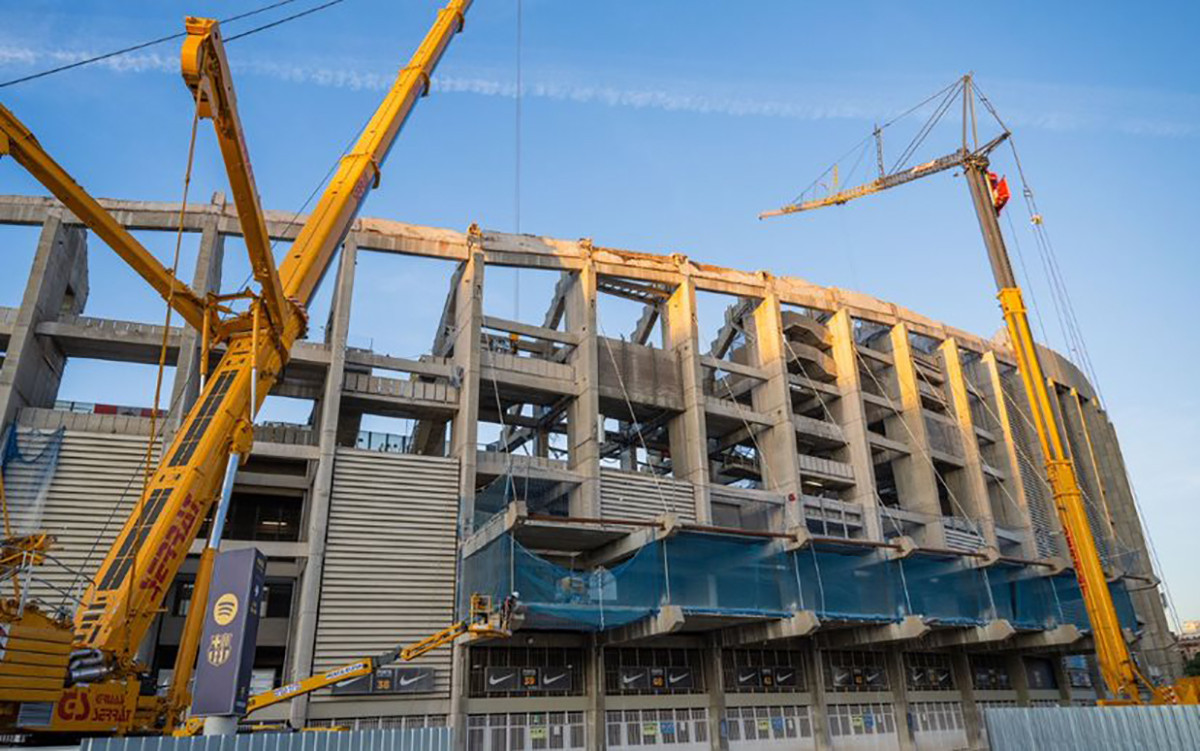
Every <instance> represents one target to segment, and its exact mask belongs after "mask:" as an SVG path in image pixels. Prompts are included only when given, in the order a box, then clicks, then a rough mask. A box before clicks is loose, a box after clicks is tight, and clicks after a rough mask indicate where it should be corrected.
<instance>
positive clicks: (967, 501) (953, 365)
mask: <svg viewBox="0 0 1200 751" xmlns="http://www.w3.org/2000/svg"><path fill="white" fill-rule="evenodd" d="M940 349H941V352H942V361H943V363H944V367H945V374H946V383H947V385H948V386H949V387H950V404H951V406H952V407H953V408H954V418H955V419H956V420H957V421H958V428H959V435H960V436H961V438H962V448H963V462H964V463H965V464H966V466H965V467H964V468H963V471H962V475H963V482H961V483H959V486H960V487H959V488H958V489H957V490H956V492H958V495H959V500H960V501H961V502H962V504H963V505H964V506H966V507H967V509H966V510H967V513H969V514H970V515H971V519H972V520H973V521H974V522H976V523H977V524H978V525H979V531H980V532H981V533H982V534H983V539H984V541H985V542H986V543H987V544H988V546H989V547H993V548H995V547H997V543H996V520H995V518H993V516H992V502H991V498H990V497H989V495H988V483H987V477H985V476H984V474H983V459H982V457H981V456H980V455H979V438H978V436H976V435H975V420H974V418H973V417H972V416H971V400H970V397H969V396H968V393H967V378H966V375H965V374H964V373H963V367H962V359H961V354H960V353H959V350H958V342H956V341H955V340H954V339H947V340H946V341H944V342H942V345H941V347H940Z"/></svg>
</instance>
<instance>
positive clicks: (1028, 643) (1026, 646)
mask: <svg viewBox="0 0 1200 751" xmlns="http://www.w3.org/2000/svg"><path fill="white" fill-rule="evenodd" d="M1082 638H1083V633H1082V632H1080V630H1079V629H1078V628H1077V627H1076V626H1074V625H1073V624H1070V623H1064V624H1063V625H1061V626H1058V627H1056V628H1052V629H1049V630H1047V631H1038V632H1036V633H1032V634H1017V635H1016V636H1014V637H1013V639H1012V646H1013V647H1014V648H1015V649H1019V650H1022V651H1024V650H1029V651H1039V650H1047V649H1049V650H1054V649H1065V648H1067V647H1070V646H1072V645H1074V644H1076V643H1078V642H1079V640H1080V639H1082Z"/></svg>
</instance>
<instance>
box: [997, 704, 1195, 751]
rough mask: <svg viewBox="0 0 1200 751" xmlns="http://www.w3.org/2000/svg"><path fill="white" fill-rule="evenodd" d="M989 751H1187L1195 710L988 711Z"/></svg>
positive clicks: (1192, 742)
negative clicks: (1144, 750) (1143, 750)
mask: <svg viewBox="0 0 1200 751" xmlns="http://www.w3.org/2000/svg"><path fill="white" fill-rule="evenodd" d="M983 716H984V721H985V722H986V723H987V732H988V743H989V744H991V748H992V751H1044V750H1045V749H1054V751H1131V750H1132V749H1146V751H1151V750H1152V751H1185V750H1186V751H1190V750H1191V749H1196V748H1200V707H1054V708H1049V709H988V710H985V711H984V713H983Z"/></svg>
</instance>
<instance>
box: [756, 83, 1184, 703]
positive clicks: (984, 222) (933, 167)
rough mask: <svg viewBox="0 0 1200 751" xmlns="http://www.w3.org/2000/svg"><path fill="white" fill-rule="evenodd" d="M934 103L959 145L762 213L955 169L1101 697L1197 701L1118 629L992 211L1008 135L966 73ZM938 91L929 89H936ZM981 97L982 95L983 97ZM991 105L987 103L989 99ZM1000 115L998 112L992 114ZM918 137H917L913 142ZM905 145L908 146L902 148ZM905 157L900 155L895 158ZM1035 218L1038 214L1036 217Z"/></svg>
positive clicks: (998, 199) (1002, 187)
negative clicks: (982, 131) (1151, 672)
mask: <svg viewBox="0 0 1200 751" xmlns="http://www.w3.org/2000/svg"><path fill="white" fill-rule="evenodd" d="M947 91H948V92H949V93H948V94H947V95H946V97H945V98H943V99H942V101H941V103H940V104H939V105H938V106H937V107H936V108H935V111H934V117H933V118H931V120H930V122H929V123H927V124H926V126H925V127H924V128H923V129H922V131H921V132H920V134H919V135H918V139H919V140H923V139H924V137H925V136H927V135H928V133H929V131H930V129H931V127H932V124H933V123H935V122H936V118H940V117H941V115H942V114H943V113H944V112H945V111H946V110H947V109H948V107H949V106H950V105H951V104H952V103H953V101H954V100H955V98H956V97H957V95H961V97H962V107H963V130H962V133H963V137H962V144H961V146H960V147H959V149H958V150H956V151H955V152H953V153H951V154H947V155H946V156H943V157H940V158H937V159H934V160H932V161H929V162H926V163H924V164H920V165H917V166H915V167H912V168H909V169H893V170H892V171H891V172H887V171H886V170H885V169H884V166H883V159H882V156H880V158H879V177H877V178H876V179H875V180H873V181H871V182H868V183H865V184H862V185H859V186H857V187H853V188H848V189H844V190H840V191H839V190H835V191H833V192H831V193H830V194H828V195H825V196H821V197H815V198H810V199H808V200H801V199H797V201H795V202H793V203H790V204H788V205H786V206H783V207H782V208H779V209H775V210H773V211H765V212H763V213H762V214H760V215H759V218H760V219H766V218H769V217H777V216H784V215H787V214H796V213H800V212H803V211H811V210H813V209H819V208H823V207H826V206H839V205H842V204H845V203H847V202H848V201H852V200H854V199H856V198H861V197H863V196H869V195H872V194H875V193H879V192H881V191H884V190H887V189H889V188H893V187H896V186H898V185H903V184H905V183H909V182H912V181H913V180H917V179H919V178H922V177H927V176H929V175H934V174H937V173H939V172H945V171H946V170H949V169H955V168H958V169H961V170H962V173H963V175H964V176H965V177H966V182H967V186H968V188H969V189H970V193H971V202H972V205H973V206H974V208H975V215H976V217H977V218H978V220H979V228H980V231H981V232H982V234H983V242H984V246H985V247H986V249H987V254H988V261H989V263H990V264H991V269H992V276H993V277H994V278H995V282H996V288H997V290H998V294H997V297H998V298H999V301H1000V308H1001V310H1002V311H1003V314H1004V322H1005V326H1006V329H1007V332H1008V338H1009V342H1010V344H1011V346H1012V349H1013V354H1014V356H1015V357H1016V360H1017V368H1018V370H1019V372H1020V374H1021V379H1022V381H1023V383H1024V386H1025V391H1026V393H1027V394H1028V396H1029V402H1030V408H1031V412H1032V413H1033V423H1034V427H1035V428H1036V430H1037V435H1038V441H1039V442H1040V444H1041V448H1042V455H1043V456H1044V457H1045V460H1046V463H1045V472H1046V478H1047V480H1048V482H1049V485H1050V489H1051V492H1052V494H1053V496H1054V505H1055V509H1056V511H1057V514H1058V518H1059V519H1060V520H1061V523H1062V527H1063V532H1064V534H1065V537H1066V541H1067V547H1068V549H1069V551H1070V555H1071V560H1072V562H1073V563H1074V567H1075V576H1076V578H1077V579H1078V581H1079V588H1080V591H1081V592H1082V594H1083V601H1084V605H1085V607H1086V608H1087V613H1088V618H1089V619H1090V621H1091V624H1092V635H1093V639H1094V642H1095V648H1096V658H1097V663H1098V664H1099V668H1100V673H1101V675H1102V677H1103V679H1104V682H1105V685H1106V686H1107V688H1108V691H1109V694H1110V697H1111V698H1110V699H1108V700H1107V701H1106V702H1105V703H1106V704H1143V703H1153V704H1178V703H1181V702H1183V703H1191V704H1195V703H1200V693H1198V691H1197V689H1198V688H1200V683H1198V682H1197V679H1189V678H1185V679H1183V680H1181V681H1180V682H1179V683H1176V684H1175V685H1174V686H1159V685H1156V684H1154V683H1152V682H1150V681H1149V680H1148V679H1147V678H1146V677H1145V676H1144V675H1143V674H1142V672H1141V670H1140V669H1139V668H1138V666H1137V663H1136V662H1135V661H1134V659H1133V655H1132V654H1131V653H1130V651H1129V646H1128V644H1126V642H1125V638H1124V636H1123V634H1122V632H1121V625H1120V622H1119V620H1118V618H1117V611H1116V609H1115V608H1114V607H1113V601H1112V595H1111V593H1110V592H1109V590H1108V586H1107V583H1106V580H1105V575H1104V569H1103V566H1102V564H1101V560H1100V554H1099V552H1098V550H1097V547H1096V542H1095V539H1094V537H1093V535H1092V529H1091V526H1090V525H1089V523H1088V518H1087V513H1086V511H1085V507H1084V498H1083V492H1082V490H1081V489H1080V485H1079V478H1078V477H1077V475H1076V472H1075V466H1074V464H1073V463H1072V461H1071V457H1070V455H1069V454H1068V451H1067V448H1066V444H1065V440H1064V437H1063V436H1064V433H1063V428H1062V427H1061V426H1060V425H1059V423H1058V418H1057V415H1056V413H1055V411H1054V408H1053V406H1052V396H1051V393H1050V390H1049V388H1048V386H1047V382H1046V376H1045V372H1044V371H1043V369H1042V363H1041V360H1040V356H1039V354H1038V349H1037V345H1036V343H1035V342H1034V339H1033V333H1032V330H1031V328H1030V325H1029V317H1028V314H1027V312H1026V308H1025V302H1024V299H1023V295H1022V292H1021V288H1020V286H1019V285H1018V284H1017V279H1016V276H1015V275H1014V274H1013V269H1012V264H1011V262H1010V260H1009V256H1008V250H1007V248H1006V247H1005V244H1004V237H1003V235H1002V234H1001V231H1000V223H999V220H998V217H999V215H1000V211H1001V209H1002V208H1003V206H1004V203H1006V202H1007V200H1008V186H1007V183H1006V182H1005V181H1003V180H1002V179H1000V178H998V177H997V176H995V175H994V174H992V173H990V172H989V169H988V168H989V164H990V163H989V155H990V154H991V153H992V152H993V151H994V150H995V149H996V147H998V146H999V145H1000V144H1002V143H1004V142H1005V141H1006V140H1007V139H1008V138H1009V136H1010V133H1009V131H1008V130H1007V129H1004V130H1003V132H1002V133H1000V135H998V136H996V137H995V138H993V139H992V140H990V141H988V142H986V143H984V144H983V145H978V134H977V133H978V131H977V124H976V120H975V99H976V89H975V87H974V81H973V78H972V76H971V75H970V74H968V75H966V76H964V77H963V78H962V79H961V80H960V81H959V82H958V83H957V84H956V85H955V86H952V87H950V88H949V89H947ZM936 96H937V95H935V97H936ZM984 102H985V104H986V100H984ZM989 107H990V105H989ZM997 119H998V118H997ZM875 137H876V142H877V149H878V151H879V153H880V155H881V154H882V141H881V137H880V129H879V128H876V130H875ZM919 140H918V141H917V142H916V143H919ZM909 153H911V151H906V155H907V154H909ZM901 161H903V159H902V160H901ZM1034 221H1039V218H1038V217H1035V218H1034Z"/></svg>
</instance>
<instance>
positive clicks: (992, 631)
mask: <svg viewBox="0 0 1200 751" xmlns="http://www.w3.org/2000/svg"><path fill="white" fill-rule="evenodd" d="M1016 633H1017V630H1016V629H1015V628H1013V626H1012V624H1011V623H1009V622H1008V621H1006V620H1004V619H1003V618H998V619H996V620H994V621H989V622H988V623H987V624H986V625H983V626H973V627H971V628H955V629H946V630H944V631H934V632H933V633H931V634H928V635H927V636H925V638H924V639H922V640H921V646H922V648H928V649H945V648H947V647H968V646H975V645H982V644H992V645H995V644H999V643H1000V642H1003V641H1005V640H1007V639H1009V638H1011V637H1012V636H1013V635H1014V634H1016Z"/></svg>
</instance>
